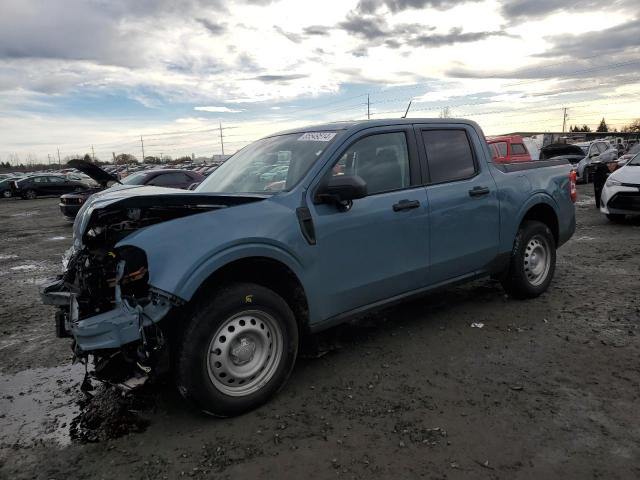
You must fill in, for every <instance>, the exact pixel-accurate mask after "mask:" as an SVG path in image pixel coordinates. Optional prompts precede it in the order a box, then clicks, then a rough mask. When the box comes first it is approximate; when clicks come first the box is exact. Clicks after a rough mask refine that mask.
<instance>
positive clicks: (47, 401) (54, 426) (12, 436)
mask: <svg viewBox="0 0 640 480" xmlns="http://www.w3.org/2000/svg"><path fill="white" fill-rule="evenodd" d="M83 376H84V366H83V365H67V366H62V367H55V368H34V369H31V370H24V371H22V372H18V373H16V374H14V375H5V374H0V392H2V393H0V443H2V444H4V445H29V444H33V443H37V442H39V441H46V440H54V441H56V442H58V443H60V444H62V445H67V444H69V443H70V442H71V437H70V433H69V432H70V426H71V422H72V420H73V419H74V418H75V417H76V416H77V415H78V414H79V413H80V408H79V406H78V405H77V397H78V394H80V383H81V382H82V379H83Z"/></svg>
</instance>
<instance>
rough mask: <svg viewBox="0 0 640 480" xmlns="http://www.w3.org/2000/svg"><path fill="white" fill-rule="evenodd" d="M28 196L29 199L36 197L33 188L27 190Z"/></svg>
mask: <svg viewBox="0 0 640 480" xmlns="http://www.w3.org/2000/svg"><path fill="white" fill-rule="evenodd" d="M27 198H28V199H29V200H33V199H34V198H36V192H34V191H32V190H29V191H28V192H27Z"/></svg>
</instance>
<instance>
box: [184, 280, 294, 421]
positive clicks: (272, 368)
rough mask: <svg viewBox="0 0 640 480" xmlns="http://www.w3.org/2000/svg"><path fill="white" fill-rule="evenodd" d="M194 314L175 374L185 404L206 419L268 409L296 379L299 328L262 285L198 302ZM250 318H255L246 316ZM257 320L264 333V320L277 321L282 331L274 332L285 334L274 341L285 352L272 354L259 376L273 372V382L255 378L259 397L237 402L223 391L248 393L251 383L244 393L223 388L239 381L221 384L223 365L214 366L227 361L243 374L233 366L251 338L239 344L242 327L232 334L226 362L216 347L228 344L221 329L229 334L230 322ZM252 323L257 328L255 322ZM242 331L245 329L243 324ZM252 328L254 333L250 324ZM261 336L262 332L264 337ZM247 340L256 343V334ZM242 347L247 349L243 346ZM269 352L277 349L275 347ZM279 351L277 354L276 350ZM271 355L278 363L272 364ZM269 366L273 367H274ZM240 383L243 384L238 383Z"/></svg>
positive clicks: (230, 289) (233, 288)
mask: <svg viewBox="0 0 640 480" xmlns="http://www.w3.org/2000/svg"><path fill="white" fill-rule="evenodd" d="M192 311H193V316H192V318H191V320H190V321H189V324H188V325H187V326H186V328H185V331H184V332H183V335H182V340H181V344H180V346H179V350H178V355H177V361H176V369H175V371H176V385H177V387H178V390H179V391H180V393H181V395H182V396H183V397H184V398H185V399H187V400H188V401H190V402H192V403H193V404H195V405H196V407H198V408H199V409H200V410H202V411H203V412H204V413H207V414H209V415H214V416H217V417H230V416H234V415H239V414H241V413H244V412H247V411H249V410H252V409H254V408H256V407H258V406H260V405H262V404H263V403H265V402H266V401H267V400H269V399H270V398H271V397H272V396H273V395H275V394H276V393H277V392H278V390H280V388H282V386H283V385H284V384H285V382H286V380H287V378H289V375H290V374H291V371H292V369H293V365H294V364H295V361H296V356H297V354H298V327H297V324H296V320H295V317H294V315H293V312H292V311H291V309H290V308H289V306H288V305H287V303H286V302H285V301H284V300H283V299H282V298H281V297H280V296H279V295H277V294H276V293H274V292H273V291H271V290H269V289H267V288H265V287H262V286H260V285H256V284H252V283H235V284H230V285H228V286H226V287H223V288H222V289H221V290H220V291H218V292H217V293H216V294H215V296H213V298H202V299H201V300H200V301H197V302H196V303H195V305H194V308H193V310H192ZM246 312H253V313H249V314H248V315H245V314H246ZM254 314H255V315H258V317H257V318H258V325H259V326H260V327H262V325H260V318H261V316H263V315H264V316H266V317H262V318H269V320H268V321H267V322H266V323H268V322H270V321H271V322H275V324H277V327H276V326H275V324H274V325H272V328H273V329H274V332H275V329H276V328H279V331H278V332H275V333H274V334H272V335H271V342H272V344H276V343H277V341H276V336H277V338H281V346H282V349H281V350H279V351H280V354H279V355H276V354H273V352H274V351H275V350H273V351H270V350H269V351H270V353H268V355H269V357H266V360H265V362H267V365H266V366H263V367H262V369H261V370H260V371H259V372H258V374H256V375H262V373H260V372H262V371H263V370H267V371H269V372H271V373H270V375H271V376H270V377H268V378H265V379H263V380H261V381H260V382H258V383H257V384H256V383H255V382H254V379H253V378H251V379H250V380H251V382H254V385H253V387H252V388H255V389H257V390H256V391H253V392H250V393H246V394H242V395H241V396H233V395H231V394H228V393H227V392H225V391H223V389H225V388H226V389H234V388H247V386H248V385H249V383H251V382H249V380H247V384H246V385H245V386H243V387H240V385H239V384H238V383H236V384H235V385H233V386H230V385H224V384H222V383H221V382H225V381H226V382H229V381H231V380H230V379H231V378H232V377H233V376H234V375H232V374H231V373H230V374H229V375H228V377H227V378H225V379H221V378H218V377H219V376H220V375H221V374H220V371H219V370H218V371H215V369H214V366H213V365H214V364H215V365H219V362H214V361H213V360H216V358H218V359H220V360H223V359H222V356H224V357H225V358H224V360H223V361H225V362H227V365H229V366H230V368H238V369H240V368H243V367H242V366H240V367H238V366H237V365H238V364H235V363H232V362H233V361H234V360H237V357H233V355H234V353H233V352H234V351H235V350H236V349H237V348H242V347H243V346H244V345H248V344H246V343H244V342H243V341H244V340H246V338H247V337H244V338H238V337H240V336H241V335H243V334H241V333H240V331H241V330H240V327H238V331H237V332H236V333H235V334H228V335H229V337H230V338H229V339H228V342H227V343H228V345H229V347H228V349H229V352H227V353H228V355H226V356H225V355H224V354H220V353H218V355H221V356H220V357H214V356H213V355H214V352H216V350H217V351H218V352H220V350H219V349H213V348H212V347H213V346H215V345H216V344H215V343H214V342H216V341H219V339H220V338H225V337H224V335H220V332H219V329H220V328H222V327H225V328H229V327H226V325H228V324H229V322H236V321H239V320H238V318H240V319H244V318H247V319H249V318H251V317H252V315H254ZM251 322H252V323H253V325H254V326H256V323H254V322H253V320H251ZM242 325H245V324H244V323H243V324H242ZM242 328H245V327H242ZM246 328H249V324H248V320H247V327H246ZM254 328H255V327H254ZM263 330H264V328H263ZM266 330H267V331H269V328H268V327H267V328H266ZM229 331H232V330H229ZM255 331H258V330H257V328H255ZM258 333H260V332H259V331H258ZM225 334H226V330H225ZM232 335H235V337H233V338H231V337H232ZM247 335H249V337H248V338H251V337H250V335H251V333H250V332H249V333H248V334H247ZM214 337H215V338H214ZM223 341H225V340H223ZM238 341H240V342H243V343H242V344H241V345H240V344H238ZM232 342H235V345H236V349H232V348H231V345H232ZM252 345H253V351H251V353H250V354H248V355H250V357H251V362H253V358H254V355H255V354H256V343H255V342H253V343H252ZM266 348H267V349H271V346H267V347H266ZM273 348H274V349H275V348H276V347H273ZM258 351H260V349H258ZM210 352H211V353H210ZM243 352H244V351H243ZM271 355H273V358H274V359H276V358H277V359H278V360H270V356H271ZM262 358H264V354H263V355H262ZM269 362H270V363H271V365H268V364H269ZM240 365H241V364H240ZM216 368H217V367H216ZM222 368H224V367H222ZM256 375H254V376H256ZM216 382H218V385H216ZM238 382H241V381H240V380H238ZM262 382H264V383H262Z"/></svg>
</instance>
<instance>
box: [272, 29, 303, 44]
mask: <svg viewBox="0 0 640 480" xmlns="http://www.w3.org/2000/svg"><path fill="white" fill-rule="evenodd" d="M273 29H274V30H275V31H276V32H278V33H279V34H280V35H282V36H284V37H286V38H287V39H289V40H291V41H292V42H293V43H300V42H301V41H302V39H303V37H302V35H299V34H297V33H292V32H285V31H284V30H283V29H282V28H281V27H280V26H278V25H274V26H273Z"/></svg>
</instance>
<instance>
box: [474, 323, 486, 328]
mask: <svg viewBox="0 0 640 480" xmlns="http://www.w3.org/2000/svg"><path fill="white" fill-rule="evenodd" d="M482 327H484V323H481V322H473V323H472V324H471V328H482Z"/></svg>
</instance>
